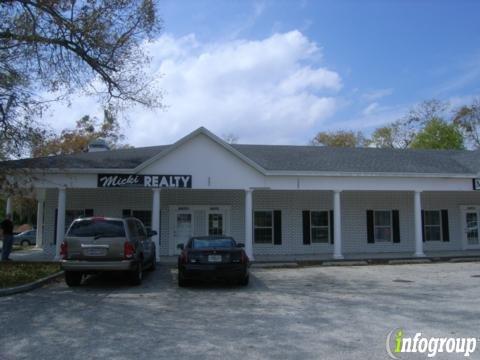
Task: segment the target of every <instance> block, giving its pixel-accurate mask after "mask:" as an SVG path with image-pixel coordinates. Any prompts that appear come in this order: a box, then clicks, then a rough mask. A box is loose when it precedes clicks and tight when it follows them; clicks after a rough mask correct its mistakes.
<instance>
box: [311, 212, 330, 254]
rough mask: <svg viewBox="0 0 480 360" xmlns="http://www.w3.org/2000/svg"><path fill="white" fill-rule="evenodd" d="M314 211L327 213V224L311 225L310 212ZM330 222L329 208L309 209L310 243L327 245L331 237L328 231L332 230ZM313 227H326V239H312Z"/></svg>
mask: <svg viewBox="0 0 480 360" xmlns="http://www.w3.org/2000/svg"><path fill="white" fill-rule="evenodd" d="M314 212H326V213H327V219H328V224H327V226H317V225H313V222H312V213H314ZM330 224H331V219H330V210H320V209H318V210H310V244H319V245H327V244H330V238H331V234H330V232H331V231H332V230H331V229H330ZM313 228H318V229H324V228H327V231H328V236H327V241H324V242H322V241H313Z"/></svg>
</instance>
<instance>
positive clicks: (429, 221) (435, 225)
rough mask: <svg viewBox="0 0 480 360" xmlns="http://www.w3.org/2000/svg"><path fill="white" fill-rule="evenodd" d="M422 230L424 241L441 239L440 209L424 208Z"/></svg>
mask: <svg viewBox="0 0 480 360" xmlns="http://www.w3.org/2000/svg"><path fill="white" fill-rule="evenodd" d="M423 214H424V215H423V216H424V220H423V221H424V224H423V226H424V231H425V241H442V217H441V216H440V210H425V211H424V212H423Z"/></svg>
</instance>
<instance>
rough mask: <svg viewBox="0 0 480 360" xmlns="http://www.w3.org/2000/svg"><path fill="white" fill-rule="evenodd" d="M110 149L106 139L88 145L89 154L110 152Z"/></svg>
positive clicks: (93, 141) (96, 140)
mask: <svg viewBox="0 0 480 360" xmlns="http://www.w3.org/2000/svg"><path fill="white" fill-rule="evenodd" d="M108 150H110V147H109V146H108V144H107V142H106V141H105V140H104V139H95V140H92V141H91V142H90V144H88V150H87V151H88V152H98V151H108Z"/></svg>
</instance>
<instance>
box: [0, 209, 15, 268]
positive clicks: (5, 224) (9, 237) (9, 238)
mask: <svg viewBox="0 0 480 360" xmlns="http://www.w3.org/2000/svg"><path fill="white" fill-rule="evenodd" d="M0 226H1V228H2V232H3V249H2V261H8V260H11V259H10V258H9V256H10V252H11V251H12V246H13V222H12V215H11V214H7V216H6V217H5V220H3V221H2V223H1V224H0Z"/></svg>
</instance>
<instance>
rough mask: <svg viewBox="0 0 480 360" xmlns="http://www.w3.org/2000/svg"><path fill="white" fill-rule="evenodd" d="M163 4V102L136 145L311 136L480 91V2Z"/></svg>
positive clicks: (153, 48)
mask: <svg viewBox="0 0 480 360" xmlns="http://www.w3.org/2000/svg"><path fill="white" fill-rule="evenodd" d="M158 7H159V13H160V16H161V17H162V18H163V22H164V29H163V32H162V34H161V36H160V37H159V39H158V40H157V41H155V42H154V43H152V44H149V45H148V46H147V47H148V51H149V53H150V54H151V55H152V57H153V63H152V67H151V72H152V74H153V76H156V77H158V84H159V86H160V88H161V89H162V90H163V97H164V102H165V104H166V109H165V110H164V111H144V110H142V109H136V110H135V111H132V114H133V115H134V116H132V114H131V115H130V116H129V117H130V118H131V120H130V125H129V129H128V131H127V133H128V136H127V140H128V141H129V142H130V143H131V144H133V145H136V146H142V145H152V144H158V143H164V142H171V141H175V140H176V139H178V138H179V137H181V136H183V135H185V134H186V133H187V132H188V131H190V130H192V129H195V128H196V127H198V126H206V127H207V128H209V129H211V130H212V131H214V132H215V133H217V134H218V135H224V134H229V133H232V134H235V135H236V136H238V137H239V142H245V143H292V144H305V143H307V142H308V141H309V139H311V138H312V137H313V136H314V134H315V133H316V132H318V131H322V130H335V129H348V130H350V129H351V130H362V131H364V132H366V133H369V132H370V131H372V129H374V128H375V127H376V126H380V125H383V124H386V123H389V122H391V121H393V120H395V119H397V118H398V117H400V116H401V115H402V114H404V113H405V112H406V111H407V110H408V109H409V108H410V107H412V106H414V105H415V104H417V103H419V102H421V101H422V100H427V99H431V98H438V99H442V100H446V101H449V102H450V103H451V105H452V107H456V106H459V105H460V104H462V103H465V102H468V101H470V100H471V99H472V97H475V96H478V95H480V36H479V35H480V21H479V18H480V17H479V14H480V1H475V0H457V1H441V0H439V1H433V0H432V1H422V0H417V1H413V0H411V1H409V0H403V1H400V0H398V1H393V0H391V1H389V0H384V1H378V0H377V1H373V0H372V1H368V0H364V1H347V0H340V1H326V0H325V1H320V0H319V1H313V0H303V1H286V0H285V1H268V0H264V1H262V0H258V1H226V0H225V1H206V0H204V1H199V0H195V1H194V0H192V1H178V0H177V1H174V0H164V1H160V2H159V3H158ZM90 101H91V100H83V101H82V100H79V101H78V103H75V102H74V104H72V107H71V108H70V111H71V112H72V114H74V115H77V114H78V115H80V113H81V112H82V111H83V110H84V109H85V104H88V103H89V102H90ZM53 117H55V116H53ZM156 129H163V131H162V132H161V133H155V131H156Z"/></svg>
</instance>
